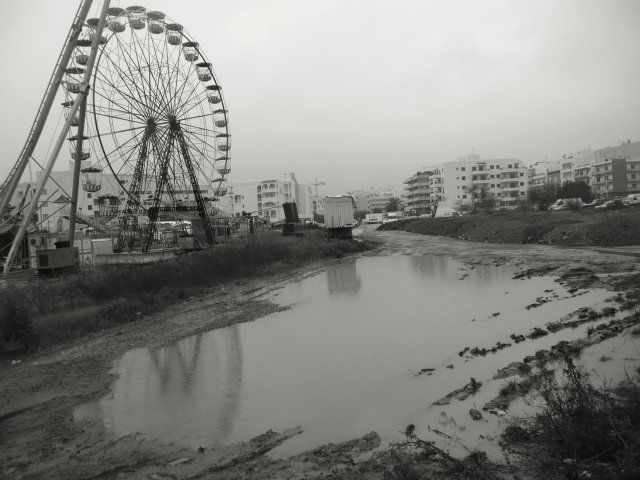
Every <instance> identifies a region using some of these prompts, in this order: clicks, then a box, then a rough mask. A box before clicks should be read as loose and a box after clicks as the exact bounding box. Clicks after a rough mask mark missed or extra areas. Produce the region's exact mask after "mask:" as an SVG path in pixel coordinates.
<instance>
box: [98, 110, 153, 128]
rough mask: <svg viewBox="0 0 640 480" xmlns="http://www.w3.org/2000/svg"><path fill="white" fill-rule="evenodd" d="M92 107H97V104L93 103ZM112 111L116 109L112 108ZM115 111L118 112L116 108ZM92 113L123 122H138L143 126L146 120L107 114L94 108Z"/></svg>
mask: <svg viewBox="0 0 640 480" xmlns="http://www.w3.org/2000/svg"><path fill="white" fill-rule="evenodd" d="M93 108H94V109H95V108H98V106H97V105H93ZM113 111H116V110H113ZM117 111H118V112H120V110H117ZM93 113H95V114H96V115H99V116H101V117H109V118H115V119H116V120H121V121H123V122H129V123H138V124H140V125H142V126H143V127H144V126H145V125H146V122H144V121H143V120H142V119H140V120H134V119H133V118H125V117H120V116H116V115H109V114H107V113H103V112H97V111H95V110H94V112H93ZM122 113H125V114H128V113H129V112H124V111H123V112H122ZM134 118H138V117H134Z"/></svg>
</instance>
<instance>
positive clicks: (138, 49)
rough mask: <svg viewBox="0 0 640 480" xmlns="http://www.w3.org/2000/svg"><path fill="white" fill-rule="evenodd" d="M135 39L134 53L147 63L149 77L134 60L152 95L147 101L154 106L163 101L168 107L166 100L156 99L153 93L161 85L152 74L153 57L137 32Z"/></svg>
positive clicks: (134, 35) (134, 34)
mask: <svg viewBox="0 0 640 480" xmlns="http://www.w3.org/2000/svg"><path fill="white" fill-rule="evenodd" d="M146 35H147V41H150V42H151V43H153V40H152V39H149V38H148V36H149V35H150V34H149V33H148V31H147V32H146ZM133 38H134V41H133V42H132V44H133V49H134V52H135V53H136V55H137V56H138V57H139V58H142V61H143V62H144V63H146V69H147V75H146V76H145V75H144V73H143V71H142V67H141V65H140V62H136V61H134V60H132V62H134V63H136V65H137V68H138V71H139V73H140V76H141V78H143V79H145V80H146V86H147V87H148V88H149V92H150V94H149V98H148V99H147V101H148V102H153V103H154V104H157V103H158V102H160V101H161V102H162V103H163V104H164V105H166V99H165V98H162V100H160V99H155V98H154V97H155V95H154V94H153V92H156V93H157V92H158V91H159V90H160V85H159V83H158V79H157V77H156V76H154V75H152V73H153V71H152V66H153V63H152V61H151V55H150V54H147V53H148V52H147V50H148V49H145V48H144V45H142V41H141V39H140V37H139V36H138V34H137V33H135V32H134V33H133ZM127 53H129V54H130V52H127ZM152 82H153V85H152ZM165 110H166V109H165ZM163 113H164V114H166V113H167V112H166V111H165V112H163Z"/></svg>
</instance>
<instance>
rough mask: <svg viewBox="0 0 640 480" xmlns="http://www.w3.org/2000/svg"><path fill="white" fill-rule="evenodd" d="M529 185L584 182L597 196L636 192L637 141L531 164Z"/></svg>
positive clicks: (639, 176)
mask: <svg viewBox="0 0 640 480" xmlns="http://www.w3.org/2000/svg"><path fill="white" fill-rule="evenodd" d="M530 178H531V186H532V187H540V186H542V185H545V184H557V185H560V184H562V183H564V182H585V183H588V184H589V185H590V186H591V191H592V192H593V193H594V194H595V195H597V196H598V197H611V196H616V195H624V194H629V193H638V192H640V142H631V141H630V140H629V141H627V142H626V143H622V144H621V145H618V146H616V147H605V148H601V149H599V150H592V149H586V150H579V151H576V152H572V153H567V154H564V155H562V156H561V157H560V159H558V160H555V161H550V162H539V163H536V164H535V165H532V167H531V172H530Z"/></svg>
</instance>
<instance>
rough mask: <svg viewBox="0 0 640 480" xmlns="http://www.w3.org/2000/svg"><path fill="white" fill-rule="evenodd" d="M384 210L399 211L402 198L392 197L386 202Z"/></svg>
mask: <svg viewBox="0 0 640 480" xmlns="http://www.w3.org/2000/svg"><path fill="white" fill-rule="evenodd" d="M384 210H385V212H399V211H400V210H402V200H400V199H399V198H398V197H392V198H390V199H389V202H387V205H386V206H385V207H384Z"/></svg>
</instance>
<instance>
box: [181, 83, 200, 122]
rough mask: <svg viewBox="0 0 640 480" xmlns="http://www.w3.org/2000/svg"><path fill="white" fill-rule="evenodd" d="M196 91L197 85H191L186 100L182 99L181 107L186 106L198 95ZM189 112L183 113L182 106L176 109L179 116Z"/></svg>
mask: <svg viewBox="0 0 640 480" xmlns="http://www.w3.org/2000/svg"><path fill="white" fill-rule="evenodd" d="M197 90H198V84H197V83H196V84H194V85H193V88H192V89H191V90H190V91H189V93H188V94H187V96H186V98H184V100H183V102H182V105H187V104H188V103H189V101H190V100H191V99H192V98H193V96H194V95H196V96H197V95H198V94H199V93H198V91H197ZM189 110H190V109H189ZM189 110H187V111H185V110H184V107H182V106H181V107H178V112H179V113H180V114H181V115H185V114H186V113H187V112H188V111H189Z"/></svg>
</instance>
